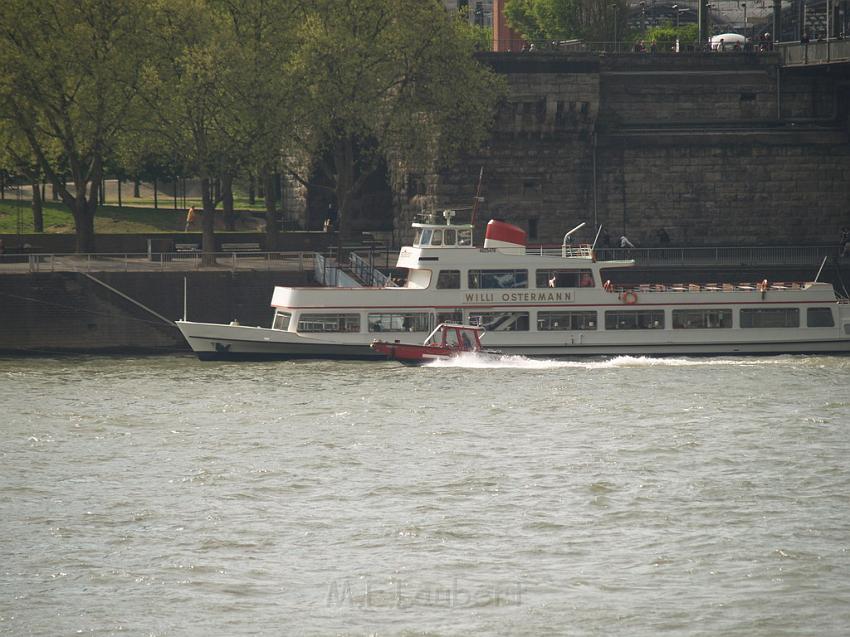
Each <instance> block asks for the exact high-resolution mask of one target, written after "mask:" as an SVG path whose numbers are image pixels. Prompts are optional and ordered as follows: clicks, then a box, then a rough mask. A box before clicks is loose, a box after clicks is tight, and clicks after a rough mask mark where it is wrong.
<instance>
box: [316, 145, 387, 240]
mask: <svg viewBox="0 0 850 637" xmlns="http://www.w3.org/2000/svg"><path fill="white" fill-rule="evenodd" d="M322 161H323V162H324V163H325V164H326V165H328V166H332V165H333V158H332V157H331V156H330V154H328V155H326V156H325V157H323V158H322ZM337 212H338V208H337V201H336V193H335V192H334V190H333V182H332V181H331V179H330V177H328V175H327V174H326V173H325V171H323V170H322V169H321V168H320V167H318V166H317V168H315V169H314V171H313V173H312V174H311V175H310V181H309V185H308V187H307V229H308V230H321V229H322V228H323V227H324V223H325V219H327V218H328V217H329V216H330V217H331V219H332V221H333V222H334V224H337V223H338V220H337ZM349 221H350V223H351V229H352V231H355V232H363V231H369V230H392V228H393V196H392V190H391V189H390V180H389V171H388V169H387V164H386V162H385V161H384V160H383V159H380V160H379V161H378V162H377V166H376V167H375V168H374V169H373V170H370V171H369V175H368V177H366V179H365V181H364V182H363V186H362V187H361V188H360V190H359V192H357V193H355V194H354V196H353V198H352V201H351V205H350V208H349ZM335 227H336V225H335Z"/></svg>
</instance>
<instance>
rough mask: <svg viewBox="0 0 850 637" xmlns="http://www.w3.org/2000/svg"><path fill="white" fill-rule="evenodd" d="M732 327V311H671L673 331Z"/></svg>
mask: <svg viewBox="0 0 850 637" xmlns="http://www.w3.org/2000/svg"><path fill="white" fill-rule="evenodd" d="M714 327H721V328H722V327H732V310H673V329H674V330H683V329H684V330H687V329H703V328H714Z"/></svg>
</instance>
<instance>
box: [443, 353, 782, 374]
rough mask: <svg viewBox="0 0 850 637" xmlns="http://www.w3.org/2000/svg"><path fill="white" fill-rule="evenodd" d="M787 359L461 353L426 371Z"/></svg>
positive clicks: (757, 362)
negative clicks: (586, 357)
mask: <svg viewBox="0 0 850 637" xmlns="http://www.w3.org/2000/svg"><path fill="white" fill-rule="evenodd" d="M789 360H791V359H789V358H788V357H770V358H765V357H759V358H667V357H659V358H654V357H651V356H613V357H606V358H589V359H573V360H554V359H546V358H527V357H525V356H508V355H502V356H493V355H480V354H474V353H464V354H461V355H460V356H456V357H453V358H448V359H438V360H434V361H433V362H430V363H428V364H427V365H426V367H429V368H435V367H436V368H440V367H454V368H467V369H505V368H510V369H532V370H539V369H564V368H576V369H612V368H620V367H622V368H627V367H705V366H714V365H727V366H728V365H734V366H750V365H765V364H775V363H782V362H783V361H785V362H787V361H789Z"/></svg>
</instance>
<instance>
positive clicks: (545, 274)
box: [437, 269, 594, 290]
mask: <svg viewBox="0 0 850 637" xmlns="http://www.w3.org/2000/svg"><path fill="white" fill-rule="evenodd" d="M535 284H536V287H538V288H592V287H593V286H594V282H593V271H592V270H589V269H576V270H537V271H536V272H535ZM466 285H467V287H468V288H469V289H470V290H486V289H508V288H527V287H528V270H469V271H468V272H467V273H466ZM437 289H439V290H458V289H460V270H440V272H439V274H438V275H437Z"/></svg>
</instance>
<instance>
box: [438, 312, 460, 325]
mask: <svg viewBox="0 0 850 637" xmlns="http://www.w3.org/2000/svg"><path fill="white" fill-rule="evenodd" d="M440 323H463V311H462V310H459V309H458V310H454V311H453V312H437V324H438V325H439V324H440Z"/></svg>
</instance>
